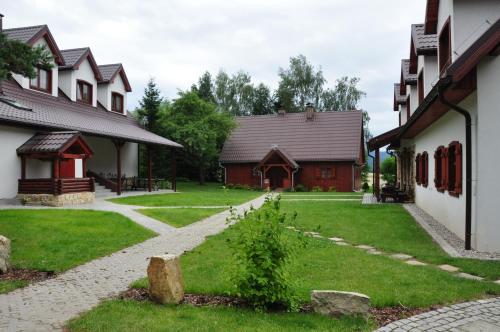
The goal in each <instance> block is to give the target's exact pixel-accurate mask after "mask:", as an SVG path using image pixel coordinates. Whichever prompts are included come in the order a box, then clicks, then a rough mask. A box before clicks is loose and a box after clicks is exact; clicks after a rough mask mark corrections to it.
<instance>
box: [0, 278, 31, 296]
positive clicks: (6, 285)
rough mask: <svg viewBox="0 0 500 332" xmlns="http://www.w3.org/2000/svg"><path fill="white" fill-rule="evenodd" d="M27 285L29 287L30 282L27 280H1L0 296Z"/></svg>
mask: <svg viewBox="0 0 500 332" xmlns="http://www.w3.org/2000/svg"><path fill="white" fill-rule="evenodd" d="M26 285H28V282H27V281H25V280H0V294H4V293H8V292H10V291H13V290H14V289H16V288H21V287H25V286H26Z"/></svg>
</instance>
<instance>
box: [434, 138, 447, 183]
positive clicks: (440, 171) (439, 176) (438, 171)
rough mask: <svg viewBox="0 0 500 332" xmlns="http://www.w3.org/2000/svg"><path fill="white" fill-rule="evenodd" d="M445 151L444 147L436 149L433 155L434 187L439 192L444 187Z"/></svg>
mask: <svg viewBox="0 0 500 332" xmlns="http://www.w3.org/2000/svg"><path fill="white" fill-rule="evenodd" d="M446 156H447V149H446V148H445V147H444V146H440V147H438V148H437V150H436V152H435V153H434V185H435V186H436V189H437V190H438V191H439V192H444V190H445V187H446V183H447V182H446V159H447V157H446Z"/></svg>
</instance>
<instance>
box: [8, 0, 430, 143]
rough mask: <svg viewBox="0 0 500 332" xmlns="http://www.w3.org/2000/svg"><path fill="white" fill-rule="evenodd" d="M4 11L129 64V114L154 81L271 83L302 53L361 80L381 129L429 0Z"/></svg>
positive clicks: (224, 0) (48, 6) (92, 4)
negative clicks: (224, 76) (226, 76)
mask: <svg viewBox="0 0 500 332" xmlns="http://www.w3.org/2000/svg"><path fill="white" fill-rule="evenodd" d="M62 4H64V5H62ZM0 10H1V11H2V14H4V15H5V17H4V28H12V27H20V26H29V25H38V24H47V25H48V26H49V28H50V30H51V32H52V34H53V36H54V38H55V39H56V42H57V44H58V46H59V48H61V49H67V48H76V47H84V46H89V47H90V48H91V49H92V52H93V54H94V57H95V59H96V61H97V62H98V64H106V63H116V62H121V63H123V64H124V66H125V71H126V73H127V76H128V78H129V80H130V83H131V85H132V89H133V92H132V93H131V94H130V96H129V98H128V109H130V110H132V109H134V108H135V107H136V106H137V105H138V100H139V98H140V97H141V95H142V93H143V90H144V87H145V84H146V82H147V81H148V79H149V78H150V77H154V78H155V79H156V81H157V82H158V85H159V87H160V89H161V91H162V94H163V95H164V96H165V97H167V98H173V97H175V95H176V93H177V90H178V89H182V90H184V89H188V88H189V87H190V86H191V84H192V83H194V82H196V80H197V79H198V77H199V76H200V75H201V74H202V73H203V72H204V71H205V70H209V71H210V72H212V73H214V74H215V73H216V72H217V71H218V70H219V69H220V68H223V69H225V70H226V71H228V72H230V73H232V72H236V71H238V70H240V69H241V70H244V71H246V72H248V73H250V75H251V76H252V78H253V81H254V83H259V82H264V83H266V84H267V85H269V86H271V87H272V88H275V87H276V85H277V71H278V68H279V67H286V66H287V65H288V59H289V57H290V56H296V55H299V54H304V55H305V56H306V57H307V58H308V60H309V61H310V62H312V63H313V64H314V65H315V66H318V67H319V66H321V67H322V70H323V73H324V76H325V78H326V79H327V80H328V84H329V85H333V84H334V83H335V80H336V79H337V78H339V77H341V76H344V75H347V76H357V77H360V78H361V89H362V90H364V91H365V92H366V93H367V96H366V98H364V100H363V101H362V103H361V107H362V108H363V109H365V110H367V111H368V112H369V113H370V116H371V118H372V120H371V123H370V128H371V130H372V132H373V133H374V134H380V133H382V132H384V131H386V130H389V129H391V128H393V127H394V126H395V125H396V124H397V113H396V112H393V111H392V102H393V83H394V82H398V81H399V75H400V60H401V59H402V58H406V57H408V54H409V46H410V24H412V23H420V22H423V20H424V12H425V0H412V1H401V0H324V1H313V0H309V1H293V0H286V1H285V0H283V1H282V0H280V1H273V0H267V1H257V0H253V1H234V0H232V1H228V0H220V1H219V0H214V1H187V0H170V1H162V0H142V1H129V0H120V1H117V0H114V1H96V0H83V1H55V0H36V1H23V0H16V1H4V3H2V8H1V9H0Z"/></svg>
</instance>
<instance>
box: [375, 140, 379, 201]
mask: <svg viewBox="0 0 500 332" xmlns="http://www.w3.org/2000/svg"><path fill="white" fill-rule="evenodd" d="M374 185H375V196H376V197H377V200H380V149H378V148H377V149H376V150H375V183H374Z"/></svg>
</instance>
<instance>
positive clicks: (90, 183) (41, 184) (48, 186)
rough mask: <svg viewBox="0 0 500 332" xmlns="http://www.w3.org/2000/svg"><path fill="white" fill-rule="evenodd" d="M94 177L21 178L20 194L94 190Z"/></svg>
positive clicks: (54, 193) (56, 193)
mask: <svg viewBox="0 0 500 332" xmlns="http://www.w3.org/2000/svg"><path fill="white" fill-rule="evenodd" d="M94 191H95V186H94V179H93V178H78V179H20V180H19V182H18V193H19V194H52V195H62V194H69V193H81V192H94Z"/></svg>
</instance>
